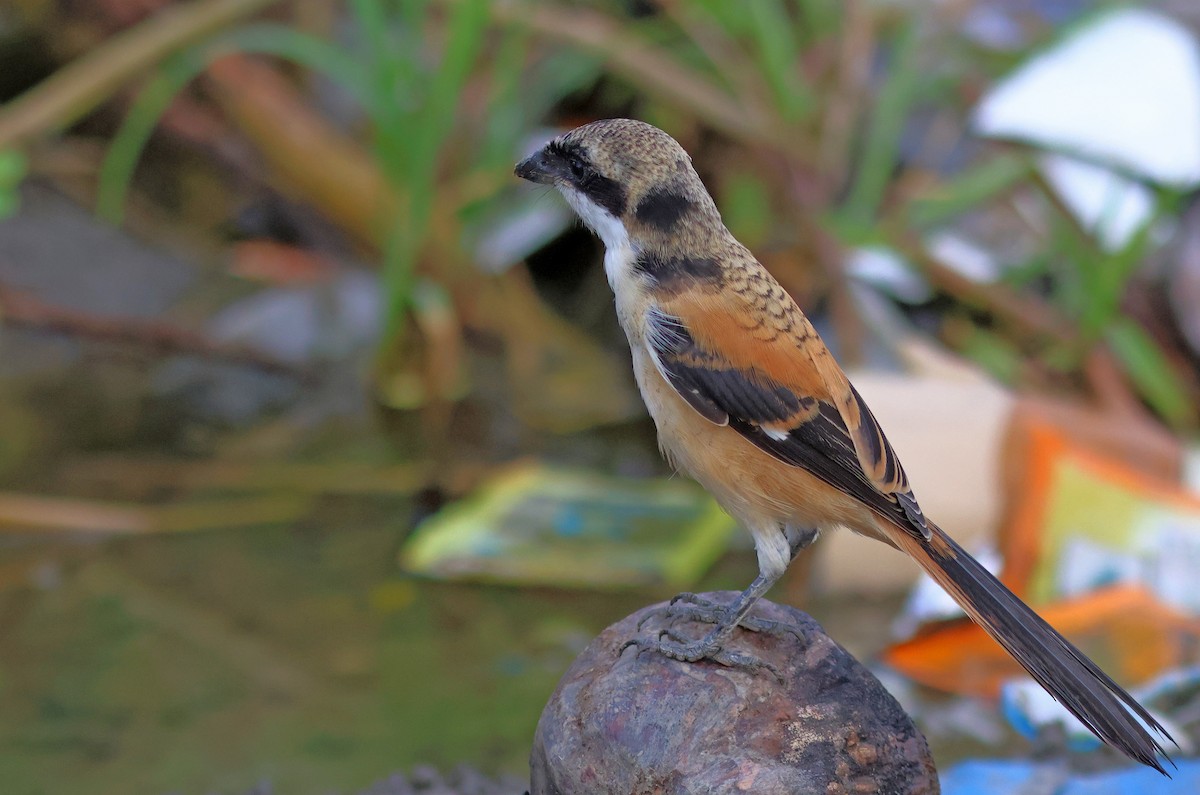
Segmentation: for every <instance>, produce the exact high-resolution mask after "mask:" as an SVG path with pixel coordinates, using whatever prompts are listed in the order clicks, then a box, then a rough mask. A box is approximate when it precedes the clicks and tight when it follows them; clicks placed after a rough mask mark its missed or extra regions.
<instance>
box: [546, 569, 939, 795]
mask: <svg viewBox="0 0 1200 795" xmlns="http://www.w3.org/2000/svg"><path fill="white" fill-rule="evenodd" d="M704 596H705V597H706V598H709V599H712V600H714V601H718V602H722V603H727V602H729V601H732V599H733V598H734V596H735V594H733V593H732V592H718V593H710V594H704ZM657 607H661V605H655V606H652V607H649V608H645V609H643V610H640V611H638V612H637V613H634V614H633V615H631V616H629V617H627V618H625V619H623V620H621V621H619V622H617V623H616V624H614V625H612V626H611V627H609V628H608V629H606V630H605V631H604V632H602V633H601V634H600V636H599V637H597V638H596V640H595V641H593V642H592V644H591V645H590V646H589V647H588V648H587V649H586V650H585V651H584V652H583V654H581V655H580V656H579V657H578V659H576V660H575V662H574V664H573V665H572V666H571V668H570V670H568V671H567V673H566V675H565V676H564V677H563V678H562V681H561V682H559V685H558V689H557V690H555V692H554V695H553V696H551V698H550V702H549V703H548V704H547V705H546V708H545V710H544V711H543V713H542V717H541V721H540V722H539V723H538V728H537V734H536V737H535V740H534V747H533V754H532V758H531V760H530V761H531V766H532V778H533V790H532V791H533V795H583V793H587V794H588V795H592V794H593V793H620V794H623V793H630V795H633V794H634V793H637V794H638V795H641V794H642V793H645V794H646V795H650V794H651V793H653V794H654V795H676V794H679V795H682V794H683V793H688V795H701V794H702V793H737V792H753V793H757V794H758V795H784V793H788V794H789V795H791V794H792V793H821V795H841V794H842V793H845V794H846V795H850V794H851V793H864V794H866V793H876V794H877V795H891V794H892V793H897V794H898V793H937V792H938V791H939V789H938V782H937V774H936V772H935V770H934V767H933V759H932V757H931V756H930V754H929V747H928V746H927V745H926V743H925V738H924V737H922V736H921V734H920V732H918V731H917V729H916V728H915V727H914V726H913V724H912V721H911V720H910V719H909V718H908V716H907V715H906V714H905V713H904V711H903V710H902V709H901V708H900V705H899V704H897V703H896V700H895V699H894V698H892V696H891V695H890V694H889V693H888V692H887V691H886V690H884V689H883V686H882V685H881V684H880V683H879V681H878V680H877V679H876V678H875V677H874V676H872V675H871V673H870V672H869V671H867V669H866V668H864V667H863V666H862V665H861V664H860V663H859V662H858V661H857V660H855V659H854V658H853V657H851V656H850V654H849V653H848V652H847V651H846V650H845V649H843V648H842V647H841V646H839V645H838V644H837V643H835V642H833V640H831V639H830V638H829V636H828V635H826V634H825V632H824V631H823V630H822V629H821V627H820V625H819V624H817V623H816V622H815V621H813V620H812V619H811V618H810V617H809V616H807V615H806V614H804V613H802V612H800V611H799V610H796V609H794V608H790V607H785V606H783V605H777V604H774V603H770V602H766V601H763V602H760V603H759V604H758V605H756V606H755V609H754V613H753V615H756V616H758V617H761V618H767V619H772V620H776V621H780V622H783V623H785V624H787V625H789V626H792V627H795V628H796V630H797V631H798V633H799V635H800V636H801V637H802V638H803V640H800V638H797V637H795V636H793V635H791V634H783V635H778V636H776V635H758V634H754V633H750V632H746V631H741V630H739V631H738V632H737V633H736V634H735V635H734V638H733V642H732V645H731V648H732V649H734V650H736V651H739V652H743V653H745V654H751V655H754V656H755V657H757V658H758V659H760V660H763V661H765V662H767V663H770V664H771V665H773V666H774V667H775V668H776V670H778V671H779V673H780V674H781V675H782V677H783V680H784V681H783V682H782V683H781V682H780V681H779V679H777V678H776V677H775V675H774V674H773V673H771V672H770V671H768V670H762V669H760V670H755V671H749V670H745V669H731V668H725V667H722V666H720V665H717V664H716V663H712V662H708V661H704V662H699V663H683V662H678V661H675V660H670V659H667V658H666V657H663V656H662V655H660V654H658V653H657V652H650V651H642V652H641V653H639V652H638V650H637V649H636V648H629V649H627V650H626V651H625V652H624V653H622V654H620V655H619V656H618V654H617V650H618V649H620V647H621V644H623V643H624V642H625V641H626V640H629V639H630V638H633V637H634V636H635V635H636V634H637V623H638V621H639V620H641V619H642V618H643V617H644V616H646V615H647V613H648V612H650V611H653V610H654V609H655V608H657ZM665 620H666V619H665V618H662V617H660V616H654V617H652V618H650V619H649V620H648V621H647V622H646V625H645V626H644V628H643V630H642V632H643V634H644V635H645V636H647V637H652V636H653V635H655V634H656V633H657V632H658V630H659V629H660V628H662V627H663V626H664V625H665V624H664V622H665ZM709 628H710V627H709V626H708V625H704V624H697V623H690V622H680V623H679V624H678V625H677V629H679V630H680V631H682V632H683V633H684V634H686V635H688V636H689V637H699V635H700V634H701V633H703V632H705V631H707V630H708V629H709Z"/></svg>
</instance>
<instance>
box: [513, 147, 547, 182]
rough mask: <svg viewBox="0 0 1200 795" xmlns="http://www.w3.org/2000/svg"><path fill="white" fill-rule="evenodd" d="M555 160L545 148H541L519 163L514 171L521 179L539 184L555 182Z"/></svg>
mask: <svg viewBox="0 0 1200 795" xmlns="http://www.w3.org/2000/svg"><path fill="white" fill-rule="evenodd" d="M555 170H556V169H555V167H554V161H553V160H552V159H551V156H550V155H549V154H547V152H546V150H545V149H539V150H538V151H536V152H534V153H533V154H532V155H530V156H529V157H527V158H525V159H524V160H522V161H521V162H520V163H517V167H516V168H515V169H513V173H514V174H516V175H517V176H518V177H520V178H521V179H527V180H529V181H530V182H536V183H538V184H539V185H553V184H554V172H555Z"/></svg>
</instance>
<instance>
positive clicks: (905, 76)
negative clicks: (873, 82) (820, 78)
mask: <svg viewBox="0 0 1200 795" xmlns="http://www.w3.org/2000/svg"><path fill="white" fill-rule="evenodd" d="M917 41H918V38H917V26H916V24H915V23H913V22H907V23H905V24H904V25H903V27H902V28H901V29H900V31H899V33H898V34H897V35H896V37H895V40H894V55H893V57H892V62H891V69H890V73H889V76H888V79H887V81H886V82H885V83H884V85H883V89H882V90H881V91H880V93H879V99H878V101H877V102H876V103H875V112H874V114H873V115H872V118H871V126H870V129H869V130H868V132H867V139H866V142H865V145H864V147H863V153H862V157H861V160H860V163H859V168H858V175H857V178H856V179H855V181H854V186H853V187H852V188H851V191H850V196H849V197H848V198H847V200H846V204H845V205H844V207H843V210H842V214H843V215H844V218H845V220H846V221H849V222H850V223H851V224H858V225H863V226H866V225H869V224H870V223H871V222H872V221H873V220H874V218H875V216H876V214H877V213H878V212H879V207H880V205H881V204H882V203H883V195H884V192H885V191H886V189H887V185H888V183H889V181H890V180H891V176H892V169H893V167H894V166H895V164H896V157H897V153H898V152H899V149H900V136H901V135H902V133H903V132H904V123H905V120H906V119H907V117H908V113H909V110H910V108H911V107H912V104H913V101H914V100H915V98H916V96H917V89H918V87H919V85H920V72H919V71H918V69H917V55H918V48H917Z"/></svg>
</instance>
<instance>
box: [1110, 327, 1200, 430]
mask: <svg viewBox="0 0 1200 795" xmlns="http://www.w3.org/2000/svg"><path fill="white" fill-rule="evenodd" d="M1105 337H1106V339H1107V340H1108V344H1109V345H1110V346H1111V348H1112V351H1113V353H1114V354H1115V355H1116V357H1117V359H1118V360H1120V362H1121V364H1122V365H1124V367H1125V372H1126V373H1128V374H1129V378H1130V380H1131V381H1133V384H1134V386H1135V387H1137V390H1138V392H1139V393H1141V395H1142V397H1143V398H1145V400H1146V402H1147V403H1149V404H1150V405H1151V407H1153V408H1154V410H1155V411H1157V412H1158V413H1159V414H1160V415H1161V416H1162V417H1163V418H1165V419H1166V420H1167V422H1169V423H1170V424H1171V425H1172V426H1173V427H1175V428H1186V427H1192V426H1193V425H1194V423H1195V420H1196V410H1195V407H1194V406H1192V404H1191V402H1190V401H1189V400H1188V392H1187V389H1186V388H1185V387H1184V386H1183V384H1182V383H1181V382H1180V380H1179V378H1178V376H1176V375H1175V371H1174V370H1173V369H1172V368H1171V363H1170V362H1169V361H1168V360H1167V357H1166V356H1164V355H1163V352H1162V351H1161V350H1159V348H1158V345H1157V344H1156V343H1155V342H1154V340H1153V339H1151V338H1150V336H1149V335H1148V334H1147V333H1146V332H1145V331H1143V330H1142V327H1141V326H1139V325H1137V324H1136V323H1134V322H1133V321H1132V320H1129V319H1128V318H1119V319H1118V320H1116V321H1115V322H1114V323H1112V324H1111V325H1110V326H1109V327H1108V331H1107V334H1106V335H1105Z"/></svg>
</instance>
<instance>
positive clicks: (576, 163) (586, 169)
mask: <svg viewBox="0 0 1200 795" xmlns="http://www.w3.org/2000/svg"><path fill="white" fill-rule="evenodd" d="M567 165H568V166H570V168H571V176H573V177H575V179H577V180H581V181H582V180H585V179H587V178H588V177H589V176H591V174H592V167H591V166H590V165H588V163H587V161H585V160H584V159H583V158H581V157H579V156H578V155H575V156H573V157H571V159H570V160H569V161H568V162H567Z"/></svg>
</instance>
